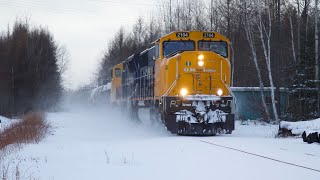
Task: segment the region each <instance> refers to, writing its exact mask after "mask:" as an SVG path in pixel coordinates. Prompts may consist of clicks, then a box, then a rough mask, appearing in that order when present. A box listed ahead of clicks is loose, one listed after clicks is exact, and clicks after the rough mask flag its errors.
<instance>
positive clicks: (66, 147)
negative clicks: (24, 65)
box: [2, 108, 320, 180]
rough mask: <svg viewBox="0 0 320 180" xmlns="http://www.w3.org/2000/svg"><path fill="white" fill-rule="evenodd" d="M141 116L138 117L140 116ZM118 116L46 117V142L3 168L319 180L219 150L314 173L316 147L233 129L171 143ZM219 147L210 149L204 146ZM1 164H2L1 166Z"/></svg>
mask: <svg viewBox="0 0 320 180" xmlns="http://www.w3.org/2000/svg"><path fill="white" fill-rule="evenodd" d="M140 113H142V114H145V113H146V112H145V113H144V112H140ZM124 114H125V112H123V111H119V110H108V109H107V108H105V109H101V108H95V109H76V110H71V111H69V112H60V113H50V114H48V120H49V121H50V122H52V123H53V125H54V126H55V132H54V133H53V135H51V136H49V137H48V138H46V139H45V140H44V141H43V142H41V143H40V144H31V145H26V146H25V147H24V148H23V149H22V150H20V152H17V153H13V154H12V155H11V156H10V157H7V159H6V160H5V161H6V162H7V163H9V164H10V167H11V169H12V170H13V171H12V172H13V174H14V170H15V169H16V167H17V165H18V167H19V170H20V176H21V177H22V176H23V178H22V179H27V178H29V177H32V178H35V179H45V180H47V179H48V180H51V179H55V180H63V179H65V180H70V179H75V180H82V179H85V180H87V179H90V180H91V179H94V180H100V179H101V180H102V179H114V180H135V179H139V180H144V179H146V180H171V179H177V180H180V179H183V180H188V179H190V180H191V179H192V180H194V179H230V180H231V179H237V180H239V179H244V180H251V179H259V180H271V179H290V180H295V179H297V180H301V179H308V180H318V179H319V177H320V172H317V171H312V170H308V169H304V168H301V167H296V166H292V165H288V164H283V163H280V162H276V161H272V160H269V159H264V158H261V157H257V156H253V155H250V154H245V153H242V152H239V151H235V150H232V149H226V148H224V147H221V146H227V147H231V148H236V149H239V150H242V151H246V152H250V153H254V154H259V155H262V156H266V157H269V158H274V159H277V160H281V161H285V162H289V163H294V164H297V165H300V166H306V167H310V168H314V169H320V166H319V164H320V146H319V144H311V145H308V144H306V143H303V142H302V140H301V139H295V138H286V139H280V138H277V139H276V138H274V134H275V133H276V132H277V126H269V125H266V126H262V125H260V124H259V123H258V124H257V125H254V123H249V125H245V126H244V125H240V122H237V123H236V130H235V131H234V132H233V134H231V135H217V136H209V137H190V136H176V135H171V134H169V133H168V132H167V131H166V130H164V129H163V128H162V127H161V125H150V123H144V124H142V125H141V124H136V123H134V122H131V121H130V120H128V119H129V118H127V117H125V115H124ZM203 141H205V142H209V143H214V144H217V145H220V146H216V145H211V144H208V143H205V142H203ZM2 163H3V162H2Z"/></svg>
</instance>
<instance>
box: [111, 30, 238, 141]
mask: <svg viewBox="0 0 320 180" xmlns="http://www.w3.org/2000/svg"><path fill="white" fill-rule="evenodd" d="M152 45H153V46H152V47H151V48H149V49H146V50H145V51H143V52H141V53H137V54H133V55H132V56H130V57H128V58H127V59H126V60H124V61H123V62H122V63H120V64H118V65H116V66H114V67H113V68H112V90H111V100H112V103H114V104H119V105H123V106H124V105H128V104H129V110H130V112H131V113H132V117H136V118H137V111H138V109H139V108H140V107H141V108H142V107H143V108H146V107H148V108H150V114H151V117H150V118H151V119H153V120H156V119H157V117H158V119H161V120H162V122H163V124H164V125H165V127H166V128H167V130H169V131H170V132H171V133H174V134H182V135H194V134H196V135H213V134H216V133H231V132H232V131H233V130H234V110H235V97H234V95H233V93H232V91H231V90H230V78H231V77H230V74H231V70H230V69H231V66H230V42H229V40H228V39H227V38H226V37H224V36H223V35H221V34H219V33H217V32H203V31H187V32H172V33H170V34H168V35H165V36H163V37H161V38H159V39H158V40H156V41H155V42H153V44H152Z"/></svg>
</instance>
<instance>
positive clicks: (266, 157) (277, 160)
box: [200, 140, 320, 173]
mask: <svg viewBox="0 0 320 180" xmlns="http://www.w3.org/2000/svg"><path fill="white" fill-rule="evenodd" d="M200 142H202V143H206V144H210V145H212V146H217V147H220V148H224V149H229V150H232V151H237V152H240V153H244V154H249V155H251V156H256V157H259V158H263V159H267V160H270V161H275V162H278V163H282V164H287V165H290V166H295V167H298V168H303V169H307V170H310V171H314V172H318V173H320V169H314V168H310V167H307V166H302V165H299V164H294V163H290V162H287V161H283V160H279V159H275V158H271V157H268V156H264V155H260V154H256V153H252V152H248V151H244V150H240V149H236V148H233V147H229V146H224V145H220V144H216V143H212V142H208V141H204V140H200Z"/></svg>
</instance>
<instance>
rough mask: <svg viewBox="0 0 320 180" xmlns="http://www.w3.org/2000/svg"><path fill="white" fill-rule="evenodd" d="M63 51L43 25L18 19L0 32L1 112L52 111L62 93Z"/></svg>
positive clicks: (64, 51)
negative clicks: (37, 25)
mask: <svg viewBox="0 0 320 180" xmlns="http://www.w3.org/2000/svg"><path fill="white" fill-rule="evenodd" d="M65 53H66V50H65V49H64V48H62V47H60V46H59V45H58V44H57V43H56V41H55V40H54V38H53V36H52V34H51V33H50V32H49V31H48V30H47V29H46V28H42V27H35V26H31V25H30V23H29V22H28V20H17V21H16V22H15V24H14V25H13V27H12V28H10V27H8V29H7V32H4V33H2V34H0V114H1V115H7V116H19V115H22V114H24V113H26V112H28V111H41V110H52V109H54V108H55V107H57V104H58V102H59V99H60V97H61V95H62V92H63V87H62V77H61V76H62V74H63V71H64V70H65V62H66V59H65Z"/></svg>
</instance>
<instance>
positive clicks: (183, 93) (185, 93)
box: [180, 88, 188, 96]
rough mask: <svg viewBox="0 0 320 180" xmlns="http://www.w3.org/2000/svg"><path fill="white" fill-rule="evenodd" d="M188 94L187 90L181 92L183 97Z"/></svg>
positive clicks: (183, 89)
mask: <svg viewBox="0 0 320 180" xmlns="http://www.w3.org/2000/svg"><path fill="white" fill-rule="evenodd" d="M187 94H188V91H187V89H185V88H182V89H181V90H180V95H181V96H185V95H187Z"/></svg>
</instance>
